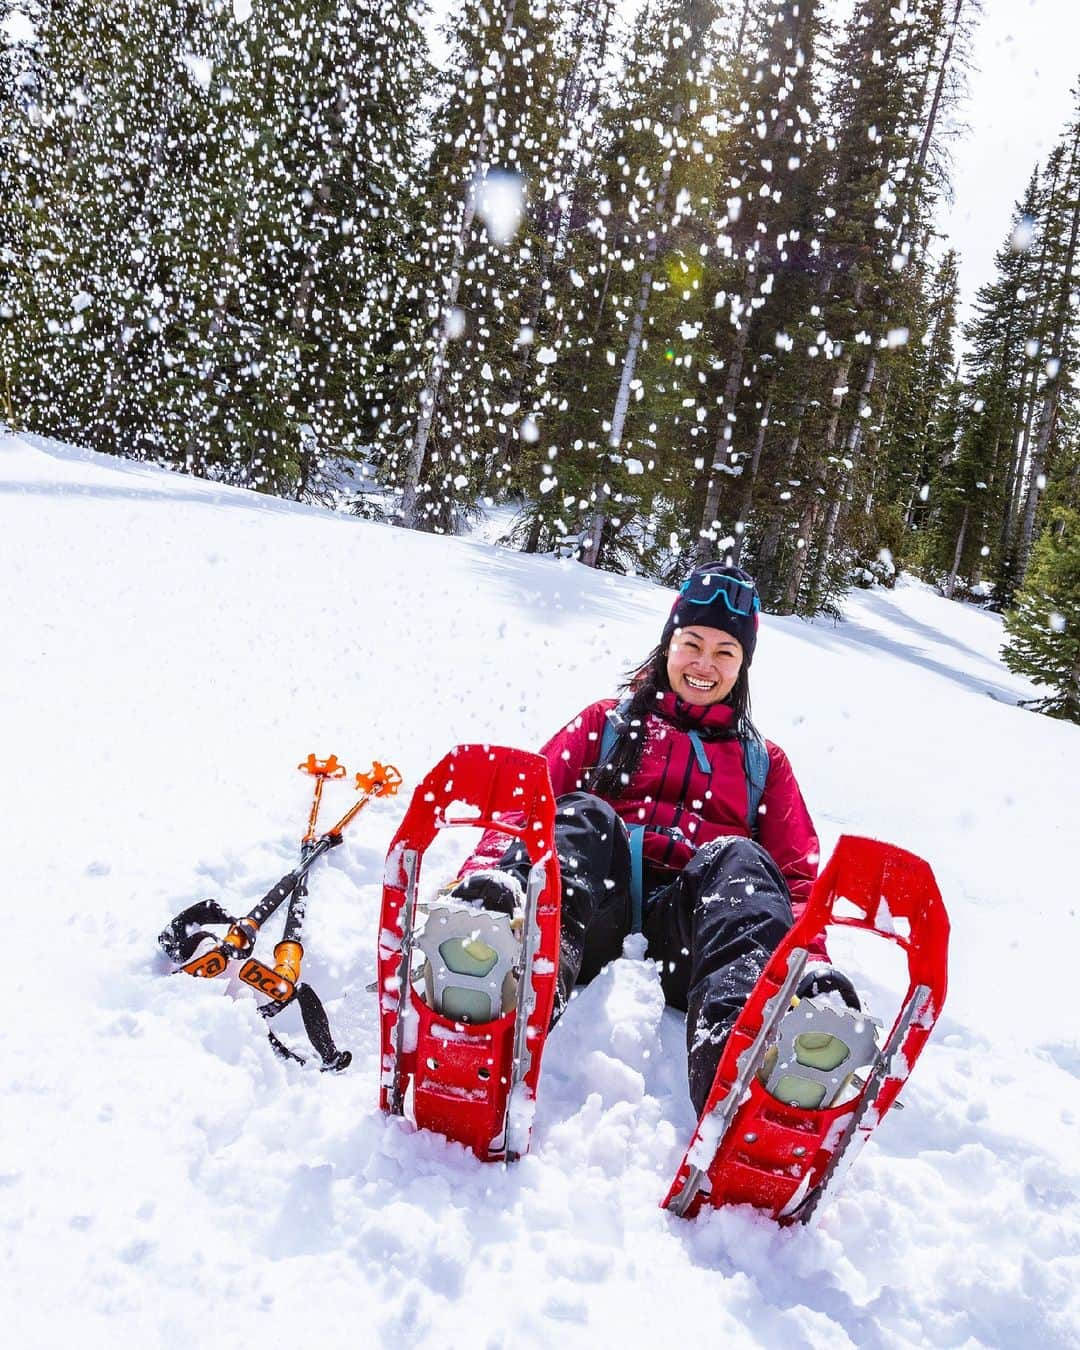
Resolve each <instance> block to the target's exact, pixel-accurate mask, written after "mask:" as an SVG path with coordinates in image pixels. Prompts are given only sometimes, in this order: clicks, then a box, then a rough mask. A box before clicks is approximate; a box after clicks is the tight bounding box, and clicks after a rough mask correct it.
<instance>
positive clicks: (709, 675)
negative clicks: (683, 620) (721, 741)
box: [667, 623, 743, 708]
mask: <svg viewBox="0 0 1080 1350" xmlns="http://www.w3.org/2000/svg"><path fill="white" fill-rule="evenodd" d="M742 663H743V649H742V643H741V642H739V640H738V638H733V637H732V636H731V634H730V633H725V632H724V630H723V629H722V628H706V627H705V626H704V625H703V624H699V623H695V624H693V625H692V626H691V627H690V628H681V629H679V630H678V632H676V634H675V636H674V637H673V638H672V639H671V644H670V646H669V647H668V655H667V676H668V681H669V682H670V684H671V687H672V689H673V690H674V691H675V693H676V694H677V695H678V696H679V698H681V699H682V700H683V702H684V703H692V704H696V705H697V706H698V707H699V708H702V707H707V706H708V705H709V704H710V703H719V702H720V701H721V699H725V698H727V696H728V694H730V693H731V691H732V689H734V687H735V681H736V680H737V679H738V676H739V671H740V670H741V669H742Z"/></svg>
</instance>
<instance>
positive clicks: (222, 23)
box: [0, 0, 1080, 721]
mask: <svg viewBox="0 0 1080 1350" xmlns="http://www.w3.org/2000/svg"><path fill="white" fill-rule="evenodd" d="M979 8H980V6H979V0H852V3H849V4H847V5H844V6H837V5H835V4H832V3H825V0H641V3H639V4H637V5H632V4H627V3H625V0H623V2H622V3H619V2H617V0H485V2H484V3H480V2H479V0H458V3H455V4H453V5H451V6H450V7H449V9H448V12H447V17H446V18H445V19H444V21H443V23H442V26H441V29H440V31H439V33H438V42H437V43H436V44H434V45H433V43H432V36H433V34H432V24H431V22H430V16H429V14H428V12H427V11H426V9H425V7H424V5H423V4H422V3H419V2H418V0H275V3H273V4H271V3H269V0H204V2H203V3H201V4H189V3H180V0H113V3H110V4H109V5H100V4H99V3H97V2H96V0H17V2H16V0H0V27H2V26H3V24H4V21H5V20H8V19H10V18H11V16H12V15H13V14H14V12H15V10H16V9H18V11H19V13H20V14H22V15H24V16H25V18H26V20H27V21H28V25H29V29H28V35H23V36H21V37H12V36H10V34H11V33H13V32H18V31H21V30H17V29H13V28H12V27H11V26H10V24H9V25H8V27H7V29H6V31H7V32H8V33H9V37H8V39H7V40H2V39H0V421H2V422H3V423H4V424H5V425H7V426H8V427H9V428H11V429H13V430H16V431H32V432H38V433H41V434H46V435H50V436H56V437H62V438H64V439H67V440H71V441H75V442H77V443H79V444H82V445H85V446H89V447H91V448H93V449H96V450H99V451H104V452H107V453H110V454H117V455H123V456H128V457H131V458H134V459H139V460H148V461H152V462H154V463H156V464H162V465H168V466H172V467H175V468H177V469H181V470H183V471H185V472H188V473H192V474H196V475H199V476H201V477H205V478H208V479H212V480H216V481H220V482H222V483H229V484H235V485H241V486H244V487H249V488H255V489H257V490H259V491H263V492H268V493H274V494H278V495H281V496H285V497H289V498H293V499H298V500H309V501H320V502H324V503H327V504H333V505H335V506H337V507H339V508H340V509H344V510H350V511H353V512H356V513H358V514H362V515H365V516H367V517H373V518H378V519H383V520H387V521H391V522H394V523H396V524H399V525H401V526H404V527H408V528H412V529H418V530H427V531H438V532H447V533H453V532H458V531H460V530H462V529H464V528H467V526H468V524H469V522H470V520H471V519H472V518H473V517H475V516H476V515H477V514H478V513H479V512H480V511H483V510H485V509H490V508H492V507H504V508H511V509H510V510H508V511H507V513H506V515H507V520H508V521H509V524H508V526H507V535H506V540H505V542H507V543H508V544H511V545H513V546H516V547H519V548H521V549H524V550H528V551H532V552H546V553H554V554H558V555H560V556H564V557H574V558H577V559H579V560H580V562H581V563H582V564H584V565H587V566H590V567H599V568H607V569H612V570H618V571H633V572H637V573H640V574H642V575H647V576H651V577H654V578H656V579H657V580H660V581H664V582H668V583H671V582H673V581H676V580H677V579H678V578H679V577H680V576H681V575H682V574H683V573H684V572H685V570H686V569H687V568H688V567H689V566H691V565H692V564H693V563H695V562H700V561H705V560H708V559H711V558H727V559H730V560H731V561H734V562H737V563H738V564H739V565H741V566H745V567H747V568H749V569H750V570H751V571H753V573H754V574H755V576H756V578H757V580H758V585H759V589H760V591H761V595H762V602H763V604H764V605H765V607H766V608H767V609H769V610H770V611H772V612H777V613H783V614H798V615H804V616H809V615H814V614H820V613H825V614H837V613H838V612H839V609H838V606H839V602H840V600H841V599H842V597H843V595H844V594H845V592H846V591H847V590H848V589H849V588H850V587H851V586H852V585H872V584H883V585H891V584H892V583H893V581H894V580H895V578H896V576H897V575H898V573H899V571H900V570H902V569H906V570H908V571H911V572H913V573H915V574H916V575H918V576H920V577H921V578H923V579H924V580H926V581H929V582H932V583H934V584H936V585H937V586H939V587H940V588H941V590H942V592H943V593H944V594H945V595H947V596H949V597H951V598H954V599H956V600H973V599H974V600H977V601H979V602H980V603H986V604H990V605H992V606H993V607H994V608H996V609H999V610H1002V611H1004V612H1006V614H1007V621H1006V622H1007V631H1008V634H1009V646H1008V648H1007V650H1006V660H1007V661H1008V662H1009V664H1010V665H1012V666H1013V667H1014V668H1015V669H1017V670H1020V671H1023V672H1025V673H1027V674H1029V675H1030V676H1031V677H1032V678H1034V679H1036V680H1037V681H1039V682H1041V683H1042V684H1044V685H1046V686H1047V688H1048V691H1049V692H1048V695H1047V698H1046V699H1045V700H1042V701H1041V702H1040V703H1039V704H1038V705H1037V706H1039V707H1040V708H1041V710H1043V711H1045V712H1048V713H1050V714H1052V715H1055V716H1059V717H1066V718H1071V719H1072V720H1076V721H1080V407H1078V400H1077V387H1078V376H1080V351H1078V347H1077V337H1078V332H1077V328H1078V317H1080V316H1078V309H1080V297H1078V292H1077V283H1076V273H1077V266H1078V261H1080V260H1078V257H1077V253H1078V243H1080V88H1078V95H1077V99H1076V106H1075V112H1074V114H1073V116H1072V118H1071V120H1070V121H1069V123H1068V125H1066V126H1063V127H1061V128H1060V129H1058V133H1057V135H1056V139H1055V142H1054V146H1053V149H1052V151H1051V153H1049V154H1048V155H1045V156H1044V157H1043V158H1042V160H1041V161H1040V162H1035V161H1034V159H1033V162H1032V164H1031V175H1030V181H1029V182H1028V184H1027V187H1026V190H1025V192H1024V193H1023V195H1022V197H1021V198H1020V199H1019V200H1017V202H1016V203H1015V208H1014V210H1013V212H1012V215H1011V217H1010V218H1008V219H1001V220H994V221H987V222H986V229H987V230H989V231H991V232H992V233H993V235H994V236H995V237H997V238H999V239H1000V247H999V249H998V252H997V255H996V266H995V275H994V277H993V279H992V280H991V281H990V282H989V283H988V284H986V285H984V286H983V287H982V288H981V289H980V290H979V292H978V294H977V296H976V298H975V302H974V305H973V306H972V309H971V318H970V320H969V321H968V322H967V323H966V324H964V325H963V327H961V325H960V322H959V319H958V312H959V307H960V306H959V298H960V297H959V270H958V258H957V255H956V252H955V251H954V250H953V249H952V248H951V247H950V241H949V240H948V239H947V238H943V237H942V236H941V234H940V232H939V230H938V226H937V221H938V220H939V218H940V215H941V210H940V208H941V206H942V203H943V202H945V201H947V199H948V196H949V192H950V183H949V178H950V165H951V162H952V156H953V155H955V154H958V153H962V141H961V140H959V139H958V137H957V133H956V130H955V129H956V127H957V126H958V123H959V122H960V121H962V117H963V100H964V92H965V76H966V72H967V70H968V66H969V62H970V53H971V44H972V36H973V33H974V31H975V28H976V25H977V24H978V22H979V17H980V15H979ZM841 11H842V12H841ZM436 47H437V52H438V59H437V60H436V59H435V57H434V56H433V52H434V51H435V50H436Z"/></svg>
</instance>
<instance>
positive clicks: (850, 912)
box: [663, 835, 949, 1223]
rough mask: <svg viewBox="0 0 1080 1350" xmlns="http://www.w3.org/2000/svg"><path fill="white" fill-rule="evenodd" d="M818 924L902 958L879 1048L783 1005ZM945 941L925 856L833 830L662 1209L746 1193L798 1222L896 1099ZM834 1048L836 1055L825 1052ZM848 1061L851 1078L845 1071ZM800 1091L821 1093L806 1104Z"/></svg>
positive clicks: (935, 999)
mask: <svg viewBox="0 0 1080 1350" xmlns="http://www.w3.org/2000/svg"><path fill="white" fill-rule="evenodd" d="M829 925H839V926H846V927H852V928H861V929H865V930H866V931H868V932H872V933H876V934H878V935H879V936H881V937H884V938H887V939H889V940H890V941H892V942H896V943H898V944H899V946H900V947H901V949H902V950H903V951H904V953H905V955H906V957H907V963H908V989H907V994H906V995H905V997H904V999H903V1002H902V1004H901V1007H900V1011H899V1012H898V1014H897V1016H896V1019H895V1021H894V1022H893V1025H892V1028H891V1029H890V1031H889V1034H888V1036H887V1037H886V1039H885V1041H884V1044H883V1045H881V1047H880V1048H875V1043H874V1041H873V1035H872V1032H871V1031H870V1030H869V1028H868V1026H867V1025H866V1023H868V1022H869V1019H860V1018H859V1016H858V1015H857V1014H853V1013H851V1012H848V1013H846V1014H843V1013H837V1014H831V1015H830V1013H829V1011H828V1010H821V1009H811V1008H805V1006H804V1005H803V1004H798V1005H797V1006H796V1007H794V1008H793V1007H792V996H793V994H794V992H795V989H796V987H797V986H798V983H799V977H800V975H801V974H802V970H803V967H804V965H805V963H806V957H807V949H808V946H809V944H810V943H811V942H812V941H813V939H814V938H815V937H816V936H817V935H818V934H819V933H821V932H822V931H824V929H825V928H826V927H827V926H829ZM948 939H949V921H948V917H947V915H946V913H945V906H944V904H943V903H942V899H941V894H940V892H939V891H938V888H937V883H936V882H935V881H934V875H933V873H932V872H931V870H930V867H929V865H928V864H927V863H925V862H924V861H923V860H922V859H921V858H917V857H915V855H914V854H912V853H907V852H905V851H904V850H903V849H900V848H895V847H893V846H892V845H891V844H883V843H880V842H879V841H877V840H875V839H860V838H857V837H855V836H851V835H845V836H843V837H842V838H841V839H840V841H839V843H838V844H837V846H836V851H835V853H834V854H833V856H832V858H831V859H830V860H829V862H828V864H827V865H826V867H825V869H824V870H823V871H822V873H821V875H820V876H819V877H818V879H817V882H816V883H815V885H814V890H813V893H812V894H811V897H810V901H809V903H808V905H807V907H806V909H805V911H804V912H803V914H802V916H801V917H800V919H799V921H798V923H796V924H795V926H794V927H793V928H792V930H791V932H790V933H789V934H788V935H787V937H786V938H785V939H784V941H783V943H781V945H780V946H779V947H778V948H777V950H776V951H775V952H774V953H773V956H772V958H771V959H770V961H769V963H768V965H767V966H766V968H765V970H764V972H763V973H762V976H761V978H760V979H759V980H758V983H757V986H756V988H755V989H754V992H753V994H751V996H750V998H749V999H748V1001H747V1003H746V1006H745V1007H744V1008H743V1011H742V1013H741V1014H740V1015H739V1018H738V1020H737V1021H736V1023H735V1025H734V1026H733V1027H732V1030H731V1033H730V1035H729V1036H728V1040H727V1044H726V1045H725V1047H724V1053H723V1056H722V1057H721V1060H720V1064H719V1066H718V1068H717V1071H716V1077H715V1079H714V1080H713V1085H712V1089H711V1091H710V1093H709V1097H708V1100H707V1101H706V1103H705V1109H704V1110H703V1111H702V1113H701V1119H700V1120H699V1121H698V1124H697V1129H696V1130H695V1132H694V1137H693V1139H692V1140H691V1142H690V1147H689V1148H688V1149H687V1151H686V1156H685V1157H684V1158H683V1161H682V1163H681V1165H680V1167H679V1170H678V1172H677V1174H676V1177H675V1180H674V1182H673V1183H672V1186H671V1189H670V1191H669V1192H668V1194H667V1197H666V1198H665V1200H664V1202H663V1203H664V1208H666V1209H669V1210H671V1211H672V1212H673V1213H674V1214H677V1215H680V1216H682V1217H687V1218H689V1217H692V1216H693V1215H694V1214H696V1213H698V1211H699V1210H700V1209H701V1207H702V1205H738V1204H749V1205H753V1206H755V1207H756V1208H758V1209H761V1210H764V1211H766V1212H768V1213H769V1214H771V1215H772V1217H773V1218H775V1219H777V1220H779V1221H780V1222H781V1223H793V1222H795V1221H801V1222H804V1223H805V1222H806V1221H808V1220H809V1219H810V1217H811V1215H812V1214H813V1213H814V1211H815V1209H816V1208H817V1206H818V1205H819V1203H820V1201H821V1199H822V1197H823V1195H824V1194H825V1192H826V1189H827V1188H828V1187H829V1186H830V1185H832V1184H833V1183H835V1182H836V1181H837V1179H838V1178H839V1176H840V1175H841V1173H842V1172H843V1171H844V1170H846V1169H847V1167H848V1166H850V1164H851V1162H852V1161H853V1159H854V1157H855V1155H856V1154H857V1153H858V1151H859V1149H860V1148H861V1147H862V1145H863V1144H864V1143H865V1142H866V1140H867V1139H868V1138H869V1136H870V1135H871V1133H872V1132H873V1130H874V1128H875V1126H876V1125H877V1123H878V1122H879V1121H880V1120H881V1118H882V1116H883V1115H884V1114H885V1112H886V1111H887V1110H888V1109H889V1107H890V1106H892V1104H893V1102H894V1101H895V1100H896V1096H897V1094H898V1093H899V1091H900V1089H901V1087H902V1086H903V1085H904V1082H905V1081H906V1079H907V1077H908V1075H909V1073H910V1072H911V1070H912V1068H913V1066H914V1064H915V1061H916V1060H917V1059H918V1057H919V1054H920V1053H921V1051H922V1048H923V1046H924V1045H925V1044H926V1040H927V1037H928V1036H929V1035H930V1032H931V1031H932V1030H933V1027H934V1023H935V1022H936V1021H937V1018H938V1016H939V1014H940V1012H941V1008H942V1004H943V1003H944V1000H945V989H946V967H947V957H948ZM800 1009H802V1010H803V1011H802V1013H801V1014H800ZM807 1018H808V1019H809V1020H804V1019H807ZM785 1022H787V1023H788V1026H787V1027H786V1028H785V1027H784V1023H785ZM868 1035H869V1038H870V1039H869V1040H867V1036H868ZM800 1038H802V1044H801V1045H800ZM837 1045H839V1047H840V1051H841V1052H843V1051H845V1050H846V1051H847V1052H848V1053H849V1055H850V1060H848V1061H847V1062H845V1059H844V1058H838V1055H837V1053H836V1047H837ZM771 1052H772V1053H771ZM859 1067H862V1069H863V1073H864V1074H865V1077H861V1076H855V1077H853V1076H852V1075H851V1074H850V1072H849V1070H853V1069H855V1068H859ZM762 1078H765V1079H766V1080H767V1082H768V1084H769V1086H770V1087H771V1088H772V1089H773V1091H772V1092H770V1091H768V1090H767V1088H766V1086H765V1084H764V1083H763V1082H762V1081H761V1080H762ZM774 1093H775V1094H776V1095H774ZM785 1099H786V1100H785ZM814 1101H821V1102H823V1103H825V1102H832V1103H833V1104H832V1105H823V1106H821V1107H820V1108H819V1109H814V1107H813V1105H812V1103H813V1102H814ZM800 1103H802V1104H801V1105H800Z"/></svg>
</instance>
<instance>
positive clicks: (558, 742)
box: [461, 698, 617, 876]
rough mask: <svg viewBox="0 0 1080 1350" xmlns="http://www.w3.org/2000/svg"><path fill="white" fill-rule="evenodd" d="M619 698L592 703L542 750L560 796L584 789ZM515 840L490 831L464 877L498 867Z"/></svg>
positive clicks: (477, 847) (475, 852) (475, 851)
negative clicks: (610, 712)
mask: <svg viewBox="0 0 1080 1350" xmlns="http://www.w3.org/2000/svg"><path fill="white" fill-rule="evenodd" d="M616 701H617V700H616V699H613V698H608V699H601V700H600V701H599V702H598V703H590V704H589V706H588V707H587V708H585V709H583V710H582V711H581V712H579V713H578V715H577V716H576V717H574V718H572V719H571V720H570V721H569V722H568V723H567V724H566V726H564V727H563V729H562V730H561V731H557V732H556V733H555V735H554V736H552V738H551V740H550V741H548V742H547V743H546V744H545V745H542V746H541V747H540V754H542V755H543V757H544V758H545V759H546V760H547V763H548V772H549V773H550V774H551V786H552V788H553V789H554V792H555V796H556V797H562V796H564V795H565V794H566V793H568V792H576V791H577V790H578V789H579V788H581V787H582V786H584V780H585V777H586V775H587V773H588V771H589V770H590V769H591V768H593V766H594V765H595V764H596V761H597V760H598V759H599V758H600V741H601V738H602V737H603V734H604V722H605V713H606V712H607V710H608V709H609V708H612V707H614V706H615V703H616ZM510 842H511V839H510V836H509V835H508V834H500V833H499V831H498V830H488V831H487V832H486V833H485V834H483V835H481V837H480V842H479V844H477V846H476V848H475V850H474V851H473V853H472V854H471V856H470V857H469V859H468V861H467V862H466V863H465V865H464V866H463V867H462V869H461V875H462V876H464V875H465V874H466V873H467V872H475V871H476V869H477V868H479V867H495V866H496V865H497V864H498V861H499V859H500V858H501V857H502V855H503V854H504V853H505V852H506V849H507V847H508V845H509V844H510Z"/></svg>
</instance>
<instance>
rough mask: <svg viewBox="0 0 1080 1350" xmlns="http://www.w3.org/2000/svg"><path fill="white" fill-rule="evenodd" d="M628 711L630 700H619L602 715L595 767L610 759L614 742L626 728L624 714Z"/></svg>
mask: <svg viewBox="0 0 1080 1350" xmlns="http://www.w3.org/2000/svg"><path fill="white" fill-rule="evenodd" d="M629 711H630V700H629V699H628V698H624V699H620V700H619V702H618V703H616V705H615V707H614V708H609V709H608V710H607V712H606V713H605V714H604V731H603V735H602V736H601V737H600V758H599V759H598V760H597V766H599V765H601V764H606V763H607V762H608V760H609V759H610V758H611V754H612V751H613V750H614V749H615V742H616V741H617V740H618V739H619V737H620V736H621V735H622V733H623V730H624V729H625V727H626V714H627V713H628V712H629Z"/></svg>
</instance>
